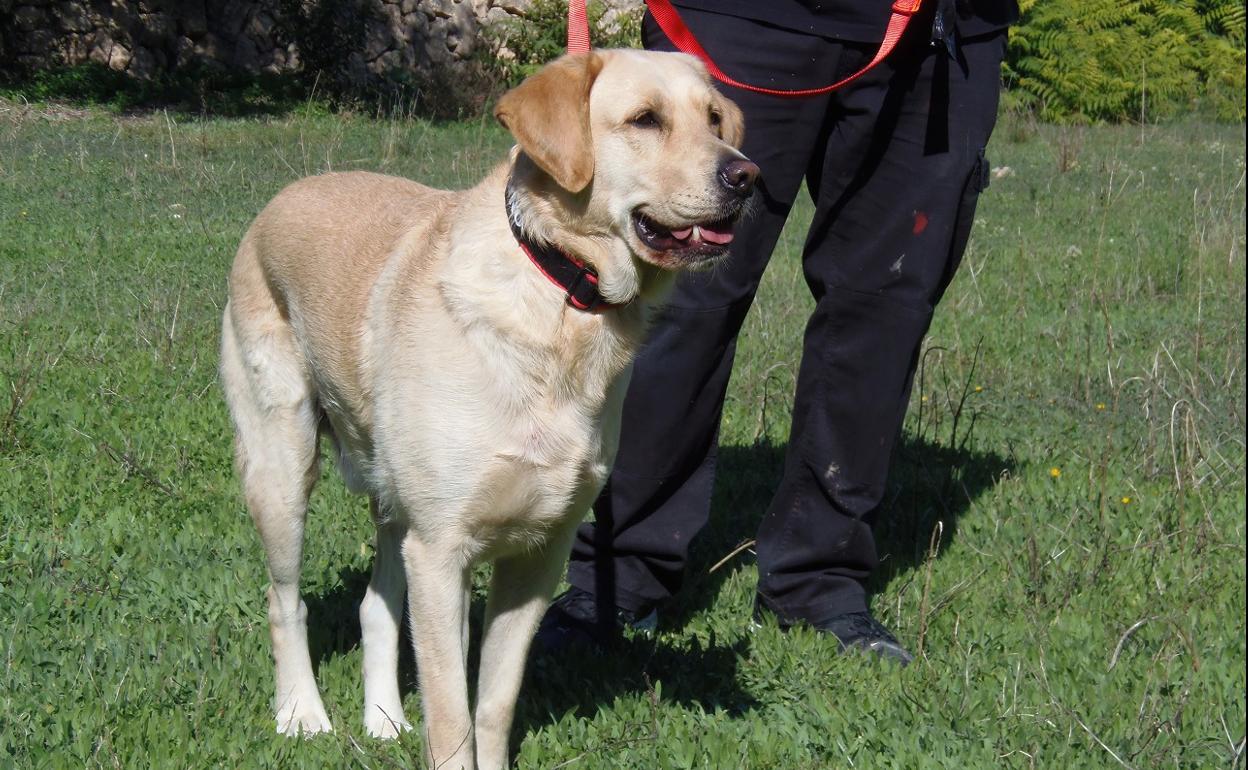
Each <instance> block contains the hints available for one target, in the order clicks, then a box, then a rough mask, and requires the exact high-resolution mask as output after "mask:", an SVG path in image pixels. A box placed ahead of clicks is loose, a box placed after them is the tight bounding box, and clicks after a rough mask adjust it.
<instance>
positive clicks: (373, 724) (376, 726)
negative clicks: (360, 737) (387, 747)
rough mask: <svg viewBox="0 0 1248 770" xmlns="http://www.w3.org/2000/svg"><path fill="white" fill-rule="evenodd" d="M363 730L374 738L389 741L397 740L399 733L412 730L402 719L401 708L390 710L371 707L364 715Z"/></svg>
mask: <svg viewBox="0 0 1248 770" xmlns="http://www.w3.org/2000/svg"><path fill="white" fill-rule="evenodd" d="M364 729H365V730H366V731H367V732H368V734H369V735H371V736H373V737H374V738H385V739H387V740H389V739H393V738H398V737H399V733H403V732H406V731H408V730H410V729H412V725H411V723H410V722H408V721H407V719H405V718H404V717H403V709H402V708H401V707H395V708H394V709H393V710H390V709H383V708H381V707H380V706H373V707H371V708H369V709H368V710H367V711H366V712H365V714H364Z"/></svg>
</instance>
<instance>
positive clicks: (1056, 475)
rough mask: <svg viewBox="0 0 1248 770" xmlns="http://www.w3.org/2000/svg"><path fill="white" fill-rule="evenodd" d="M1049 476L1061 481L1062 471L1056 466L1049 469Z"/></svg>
mask: <svg viewBox="0 0 1248 770" xmlns="http://www.w3.org/2000/svg"><path fill="white" fill-rule="evenodd" d="M1049 476H1051V477H1052V478H1055V479H1060V478H1061V477H1062V469H1061V468H1058V467H1057V466H1056V465H1055V466H1053V467H1052V468H1049Z"/></svg>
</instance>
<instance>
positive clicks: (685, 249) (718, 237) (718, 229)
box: [633, 211, 737, 261]
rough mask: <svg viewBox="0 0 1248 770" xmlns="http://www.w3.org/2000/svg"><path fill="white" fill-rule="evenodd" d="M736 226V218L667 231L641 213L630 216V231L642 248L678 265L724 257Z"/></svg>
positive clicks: (636, 212)
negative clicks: (631, 226)
mask: <svg viewBox="0 0 1248 770" xmlns="http://www.w3.org/2000/svg"><path fill="white" fill-rule="evenodd" d="M736 223H737V217H736V216H729V217H725V218H723V219H717V220H715V221H713V222H698V223H696V224H688V225H681V226H677V227H667V226H664V225H661V224H659V223H658V222H656V221H655V220H653V219H651V218H650V217H648V216H646V215H645V214H642V213H641V212H640V211H634V212H633V230H634V232H636V233H637V237H638V238H639V239H641V242H642V244H644V245H645V246H646V247H647V248H649V249H652V250H653V251H656V252H659V253H660V254H663V255H671V256H673V257H676V258H677V259H679V260H681V261H689V260H702V259H709V258H712V257H718V256H722V255H723V254H725V253H727V251H728V244H730V243H732V237H733V228H734V227H735V226H736Z"/></svg>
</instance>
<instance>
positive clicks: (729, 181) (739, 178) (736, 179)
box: [719, 159, 758, 198]
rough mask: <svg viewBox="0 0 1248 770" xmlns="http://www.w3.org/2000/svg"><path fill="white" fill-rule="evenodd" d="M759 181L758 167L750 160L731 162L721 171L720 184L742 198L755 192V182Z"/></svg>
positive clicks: (721, 168) (722, 167)
mask: <svg viewBox="0 0 1248 770" xmlns="http://www.w3.org/2000/svg"><path fill="white" fill-rule="evenodd" d="M756 179H758V166H756V165H755V164H753V163H751V162H750V161H748V160H744V159H736V160H730V161H728V162H727V163H725V164H724V165H723V166H721V167H720V169H719V183H720V184H722V185H723V186H724V189H726V190H728V191H730V192H733V193H735V194H737V195H739V196H741V197H742V198H744V197H746V196H747V195H749V194H750V193H751V192H752V191H753V190H754V180H756Z"/></svg>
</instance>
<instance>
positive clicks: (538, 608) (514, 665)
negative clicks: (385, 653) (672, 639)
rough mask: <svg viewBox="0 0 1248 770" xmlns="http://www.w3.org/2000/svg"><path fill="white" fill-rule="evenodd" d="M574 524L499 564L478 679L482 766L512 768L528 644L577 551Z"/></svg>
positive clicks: (484, 768)
mask: <svg viewBox="0 0 1248 770" xmlns="http://www.w3.org/2000/svg"><path fill="white" fill-rule="evenodd" d="M575 531H576V527H575V523H574V524H573V525H571V526H565V527H563V528H561V529H560V530H558V531H556V532H555V533H553V535H552V537H551V538H550V540H548V541H547V542H546V544H545V545H543V546H542V547H541V548H539V549H538V550H535V551H532V552H529V553H520V554H515V555H513V556H508V557H505V558H501V559H498V560H497V561H495V562H494V574H493V577H492V578H491V582H490V598H489V600H488V601H487V603H486V607H485V632H484V638H483V639H482V642H481V667H480V673H479V675H478V680H477V706H476V713H475V715H474V717H475V718H474V720H473V722H474V723H475V725H476V738H477V767H478V768H481V770H495V769H496V768H497V769H499V770H501V768H505V767H507V762H508V756H507V737H508V734H509V733H510V732H511V722H512V718H513V717H514V716H515V711H516V698H517V697H518V696H519V694H520V684H521V681H522V680H523V678H524V662H525V658H527V657H528V653H529V645H530V644H531V643H532V641H533V634H534V632H536V631H537V624H538V622H539V621H540V620H541V619H542V613H544V612H545V611H546V607H547V605H548V604H549V602H550V597H551V595H553V594H554V592H555V588H556V587H557V586H558V585H559V578H560V577H561V576H562V575H563V570H564V567H565V566H566V565H567V561H568V552H569V551H570V550H571V548H572V537H573V533H575Z"/></svg>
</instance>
